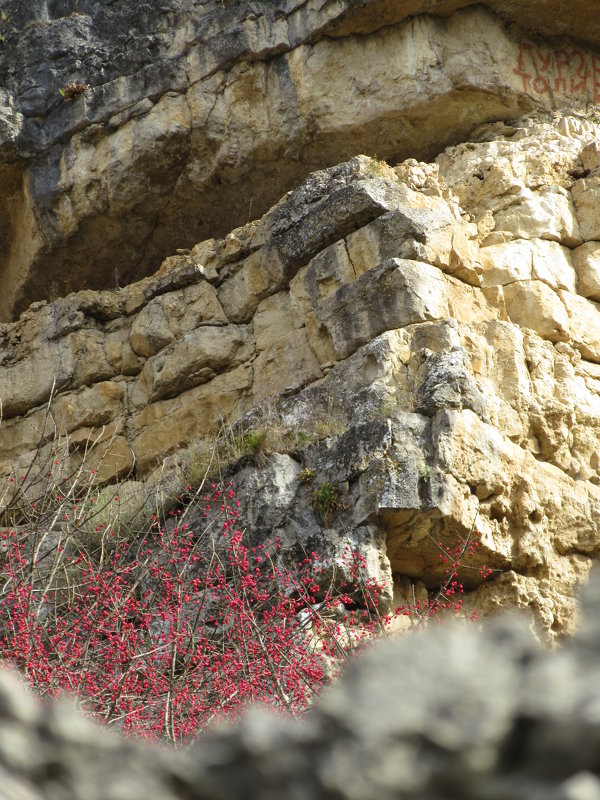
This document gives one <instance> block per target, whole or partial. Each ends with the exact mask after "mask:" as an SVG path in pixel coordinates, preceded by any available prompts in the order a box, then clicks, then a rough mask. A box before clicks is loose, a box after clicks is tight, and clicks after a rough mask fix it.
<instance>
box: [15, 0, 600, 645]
mask: <svg viewBox="0 0 600 800" xmlns="http://www.w3.org/2000/svg"><path fill="white" fill-rule="evenodd" d="M520 5H522V4H515V3H511V2H508V0H507V1H506V2H502V1H501V0H497V2H494V3H492V2H489V3H487V4H486V5H484V6H480V5H477V6H474V5H471V4H468V3H465V2H438V3H436V2H429V3H423V2H421V3H418V2H414V3H412V4H397V3H396V4H395V3H383V2H370V3H367V2H340V3H338V4H334V3H332V4H328V3H327V4H324V5H322V6H320V7H319V5H318V4H314V5H312V4H310V3H309V4H303V3H293V2H288V3H285V4H284V3H281V4H275V5H264V4H253V3H250V4H237V3H232V4H228V3H225V4H221V3H220V2H218V3H207V4H205V5H204V6H200V5H199V4H195V3H184V2H176V0H170V2H165V3H163V4H162V6H161V7H160V10H158V9H157V8H156V7H154V6H152V7H151V6H150V5H144V4H141V5H140V4H138V5H137V6H136V9H137V10H136V11H135V12H134V11H131V10H130V11H117V10H115V6H114V5H106V4H104V3H100V2H92V0H90V1H89V2H85V0H80V2H79V4H78V6H77V10H76V11H73V10H72V9H71V6H70V5H69V6H68V7H67V4H64V3H61V2H54V3H50V2H41V1H40V2H38V3H36V4H33V5H32V6H31V7H28V9H27V10H22V9H20V6H19V4H18V3H16V2H15V3H12V2H6V3H5V4H4V6H5V7H6V17H5V18H4V23H3V24H4V28H3V30H4V31H5V32H4V33H3V36H4V41H3V42H2V43H1V44H0V47H1V49H2V55H1V58H0V81H1V83H2V85H3V86H4V89H3V94H2V97H3V98H4V108H3V110H2V115H1V119H2V127H1V129H0V130H1V133H2V137H3V144H2V146H1V149H0V159H1V169H2V174H3V176H4V179H3V182H2V187H3V188H2V192H3V193H4V199H5V204H6V206H5V207H6V209H7V211H6V213H5V214H4V216H3V220H2V222H1V223H0V225H2V232H1V234H0V242H2V252H1V254H0V257H1V258H2V259H3V262H2V264H1V265H0V270H2V276H3V286H4V289H5V290H4V292H3V300H2V302H3V303H4V306H3V308H4V311H3V313H4V316H5V318H6V319H9V318H10V317H12V316H14V315H15V314H16V313H17V312H18V311H20V310H21V309H23V308H25V307H26V306H27V305H28V303H30V301H31V300H36V301H37V302H34V303H33V304H31V305H30V306H29V308H27V310H25V311H24V312H23V313H22V314H21V316H20V318H19V319H18V320H16V321H12V322H6V323H4V324H3V325H2V327H1V328H0V341H1V348H2V349H1V351H0V400H1V403H2V423H1V426H0V475H5V476H6V475H7V474H8V473H9V471H10V469H11V468H12V466H13V465H14V464H15V463H18V464H21V465H25V464H27V463H28V461H29V460H31V457H32V453H33V452H34V450H35V448H36V446H37V443H38V441H39V438H40V435H49V431H44V430H41V429H42V427H43V424H44V410H43V407H44V404H45V403H47V401H48V399H49V398H50V396H51V395H54V400H53V414H54V417H55V419H56V420H57V422H58V424H59V426H60V427H61V429H63V430H64V431H66V432H68V433H69V434H70V436H71V442H72V444H73V445H74V446H75V445H77V444H78V443H82V442H86V441H87V440H88V439H89V438H90V436H94V435H95V434H96V433H98V432H99V431H102V438H103V441H104V442H105V447H106V450H107V452H106V458H105V460H104V463H103V467H102V469H103V474H102V476H101V478H102V479H104V480H109V479H112V478H114V477H117V478H120V479H128V480H134V479H135V480H137V481H140V480H142V479H146V480H152V478H153V474H154V473H155V471H156V469H157V467H159V465H160V464H161V463H162V461H163V459H164V457H165V456H166V455H168V454H171V453H176V452H177V451H178V450H179V449H180V448H182V447H184V446H186V445H189V444H190V443H191V442H192V441H194V440H196V439H199V440H203V441H210V440H211V439H213V438H214V437H215V435H216V434H217V432H218V430H219V429H220V427H221V424H222V422H223V421H225V422H226V423H227V424H232V423H236V421H240V420H242V423H243V425H244V426H245V428H246V429H247V430H256V429H263V428H277V429H279V430H280V431H282V442H284V441H285V439H286V435H287V434H289V433H290V432H294V433H295V434H296V435H295V438H293V445H289V438H288V447H283V446H282V447H280V448H277V449H279V450H281V451H282V452H279V453H274V454H272V455H270V454H269V453H267V454H266V455H265V456H264V459H263V461H264V462H265V463H261V465H260V467H261V468H260V469H259V467H258V466H256V465H248V464H247V465H245V466H244V465H241V466H243V468H242V469H240V470H239V471H238V474H237V475H236V478H235V480H236V483H237V486H238V490H239V493H240V496H241V497H242V499H243V501H244V503H243V504H244V505H245V507H246V511H247V516H248V520H249V523H250V525H251V528H252V529H253V530H254V532H255V535H257V536H260V535H261V534H262V533H265V532H277V533H278V534H279V535H280V536H281V537H282V538H283V539H284V540H285V541H286V543H287V545H288V546H289V547H290V548H293V547H294V546H296V545H297V544H298V543H302V544H307V543H313V542H315V543H318V542H321V543H322V542H327V543H328V546H330V547H332V548H333V549H334V550H336V548H338V549H342V548H343V547H344V546H345V545H346V544H347V543H352V544H353V545H354V546H356V547H358V548H359V549H361V550H363V551H364V553H365V554H366V555H367V557H368V563H369V565H370V569H371V570H372V571H373V573H374V574H377V575H378V576H379V577H380V578H382V579H383V580H384V581H385V583H386V585H387V596H388V599H389V600H391V598H392V596H393V594H394V593H396V596H397V597H400V596H402V593H403V592H404V591H405V589H406V586H407V581H408V583H414V584H415V585H416V587H417V591H418V592H421V593H423V592H425V591H427V590H431V589H434V588H435V587H436V586H437V585H439V582H440V578H441V576H442V575H443V566H442V565H441V564H440V560H439V553H438V550H437V547H436V545H435V541H439V540H443V541H444V543H446V542H451V541H454V540H455V539H456V536H457V535H458V536H464V535H465V534H466V533H467V532H468V531H470V530H471V529H472V528H473V526H474V525H477V527H478V529H479V530H480V531H481V543H482V546H481V552H480V556H479V560H478V561H477V562H476V564H475V566H477V565H478V564H483V563H485V564H486V566H487V567H489V568H491V569H492V570H493V572H492V577H491V578H490V579H489V580H488V581H487V582H486V583H484V584H482V579H481V576H480V574H479V571H478V570H477V569H474V570H473V571H472V577H470V578H468V579H467V588H468V589H469V590H471V597H470V599H469V602H470V603H472V604H473V605H474V606H477V607H478V608H479V610H480V611H483V612H485V611H488V610H491V609H493V608H497V607H499V606H503V605H517V606H521V607H529V608H531V609H532V610H533V612H534V615H535V617H536V618H537V619H538V620H539V621H540V622H541V624H542V626H543V628H544V629H545V630H546V632H547V633H548V634H550V635H551V636H552V635H558V634H561V633H563V632H565V631H566V630H569V629H570V628H571V626H572V624H573V609H574V600H573V597H574V593H575V588H576V586H577V585H578V584H580V583H581V582H582V581H583V580H584V579H585V578H586V576H587V573H588V571H589V569H590V567H591V565H592V563H593V561H594V559H595V558H596V557H597V555H598V552H599V549H600V531H599V527H600V521H599V520H600V516H599V511H600V475H599V470H600V435H599V427H600V396H599V395H600V309H599V307H598V304H597V303H598V301H600V213H599V211H598V209H599V208H600V206H599V204H598V199H599V195H600V153H599V150H598V145H597V141H598V132H599V130H600V127H599V124H598V123H600V118H599V117H598V116H596V114H597V106H596V105H595V104H597V103H598V102H600V56H598V54H597V51H596V49H595V47H596V44H597V43H598V42H600V31H599V30H598V23H597V21H596V20H595V18H594V19H591V18H590V14H589V13H586V9H587V8H588V6H587V4H584V3H579V4H578V3H571V4H570V6H569V14H570V15H571V16H570V17H569V24H568V25H566V24H565V20H564V10H563V13H562V14H560V13H556V9H557V8H560V9H562V8H563V4H561V3H556V4H554V5H555V6H556V8H554V7H553V6H551V4H548V3H529V4H527V10H526V11H524V10H523V9H519V8H517V6H520ZM396 6H398V7H399V6H402V9H403V10H402V11H400V10H399V8H396ZM422 12H427V13H422ZM593 16H594V15H591V17H593ZM567 32H569V33H570V34H571V35H572V36H577V37H578V40H575V39H568V38H565V35H566V33H567ZM540 34H544V36H545V37H546V38H543V39H542V38H540ZM32 52H33V53H36V54H38V56H39V60H37V61H36V59H35V58H33V57H32V56H31V53H32ZM115 53H118V55H115ZM17 54H18V57H17ZM48 60H50V61H51V62H52V64H53V67H52V71H48V70H46V71H44V70H43V69H42V63H46V62H47V61H48ZM69 82H72V83H74V84H75V85H76V84H80V89H78V90H77V91H76V92H75V93H74V95H73V96H72V97H71V98H70V99H68V96H69V92H68V91H65V90H66V89H67V88H68V84H69ZM87 84H89V85H90V88H89V89H86V88H85V86H87ZM59 88H62V89H63V92H64V94H65V95H66V97H63V96H61V95H60V93H59V92H58V89H59ZM365 152H366V153H371V154H375V153H377V154H379V156H381V157H382V158H383V160H381V159H380V158H376V159H372V158H369V157H368V156H365V155H362V154H363V153H365ZM345 159H346V160H345ZM407 159H408V160H407ZM417 159H423V160H417ZM388 162H389V163H388ZM390 164H391V166H390ZM331 165H335V166H331ZM317 167H326V168H325V169H321V170H317V171H313V172H311V170H315V168H317ZM286 190H291V191H288V193H287V194H284V192H285V191H286ZM281 195H283V197H282V198H281V199H280V200H279V202H277V203H276V204H275V205H272V204H273V203H274V202H275V201H276V200H277V199H278V198H279V197H280V196H281ZM269 206H272V207H271V208H270V209H269ZM263 212H265V213H264V214H263V216H262V217H260V219H258V220H256V221H250V222H248V220H249V219H253V218H255V217H257V216H258V215H259V214H261V213H263ZM240 223H246V224H242V225H241V227H235V226H236V225H239V224H240ZM224 234H226V235H225V236H224V238H219V237H221V236H223V235H224ZM208 236H212V237H213V238H207V237H208ZM177 249H179V250H180V251H181V252H179V253H177V254H175V255H169V256H168V257H167V258H166V260H163V261H162V264H161V259H163V256H165V255H167V254H168V253H173V252H175V251H176V250H177ZM154 270H156V271H154ZM149 273H152V274H149ZM142 275H146V276H147V277H144V278H142V279H141V280H138V281H132V279H133V278H135V277H140V276H142ZM122 284H127V285H122ZM82 287H86V288H82ZM67 288H71V289H77V288H79V289H80V290H79V291H77V292H75V293H71V294H68V295H67V296H65V297H58V296H57V297H56V298H54V295H61V294H63V290H65V289H67ZM50 295H52V297H50ZM40 298H45V299H40ZM315 419H316V420H317V421H319V420H320V421H322V422H323V424H322V425H321V426H319V425H317V426H315ZM242 423H240V424H242ZM316 428H320V429H319V430H316ZM302 431H306V432H307V435H306V437H305V440H304V441H302V437H300V438H299V437H298V436H297V434H298V432H302ZM273 449H275V448H273ZM178 458H182V457H177V456H175V457H174V458H172V459H171V462H170V464H171V467H173V468H174V467H176V466H177V459H178ZM171 467H168V468H171ZM301 473H303V474H304V475H309V476H310V479H311V481H312V485H311V484H307V483H306V482H302V481H301V480H298V479H297V478H298V477H299V476H301ZM325 483H327V484H329V485H331V486H335V487H336V492H337V493H338V494H337V495H336V498H337V499H336V506H335V508H334V509H332V511H333V512H335V513H331V514H320V513H319V511H318V509H314V508H313V503H312V502H311V496H312V492H313V486H317V487H318V486H322V485H324V484H325ZM469 574H470V575H471V573H469Z"/></svg>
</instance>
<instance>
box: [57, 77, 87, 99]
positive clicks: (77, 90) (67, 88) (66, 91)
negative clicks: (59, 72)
mask: <svg viewBox="0 0 600 800" xmlns="http://www.w3.org/2000/svg"><path fill="white" fill-rule="evenodd" d="M90 88H91V87H90V85H89V83H80V82H79V81H67V83H66V84H65V85H64V86H63V88H62V89H59V90H58V91H59V94H60V95H61V97H63V99H65V100H74V99H75V98H76V97H79V95H80V94H83V93H84V92H89V90H90Z"/></svg>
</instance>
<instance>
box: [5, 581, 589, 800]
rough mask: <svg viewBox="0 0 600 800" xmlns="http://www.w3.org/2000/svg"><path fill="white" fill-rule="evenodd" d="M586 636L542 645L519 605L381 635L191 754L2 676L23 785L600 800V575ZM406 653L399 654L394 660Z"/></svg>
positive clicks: (187, 792) (67, 798)
mask: <svg viewBox="0 0 600 800" xmlns="http://www.w3.org/2000/svg"><path fill="white" fill-rule="evenodd" d="M583 606H584V608H583V620H582V626H581V630H580V632H579V633H578V635H577V636H576V637H575V638H574V639H572V640H569V641H567V642H566V644H565V646H564V648H562V649H560V650H556V651H551V652H548V651H543V650H542V651H540V650H538V649H537V647H536V646H535V644H534V643H533V642H532V640H531V637H530V636H529V635H528V634H527V633H526V632H525V631H524V630H523V629H522V628H521V627H520V626H519V625H518V624H517V623H516V621H515V620H513V621H512V622H511V621H510V620H509V621H498V622H496V623H492V624H490V625H488V626H486V627H485V628H484V630H483V631H482V632H481V633H478V632H476V631H475V629H474V628H473V627H465V626H463V627H453V626H438V627H436V628H435V629H432V630H429V631H428V632H427V633H425V634H423V635H421V636H419V638H418V639H417V640H416V639H415V638H414V635H411V636H408V637H400V638H398V639H396V640H394V641H389V642H385V643H379V644H377V645H376V646H374V647H373V648H372V649H371V650H370V651H369V652H368V653H367V654H366V655H365V656H363V657H362V658H360V659H357V660H356V661H355V663H354V664H353V665H352V666H351V668H349V669H348V671H347V673H346V674H345V676H344V677H343V678H342V680H341V682H340V683H339V684H338V685H336V686H334V687H333V688H332V689H330V690H329V692H328V693H327V694H326V695H325V696H324V697H323V698H322V700H321V701H320V703H319V704H318V705H317V706H316V707H315V708H314V709H312V711H311V712H310V713H309V715H308V716H307V717H306V718H305V719H304V720H302V721H300V722H291V721H289V720H284V719H282V718H281V717H274V716H271V715H269V714H268V713H267V712H266V711H259V710H253V711H252V712H251V713H249V714H248V716H247V717H246V718H245V719H244V720H242V722H241V723H240V725H239V726H238V727H237V728H235V729H229V728H226V727H223V728H221V729H218V730H213V731H212V732H210V733H209V734H208V735H206V737H205V738H203V739H202V741H201V742H199V743H198V744H197V745H194V746H193V747H192V748H190V749H189V750H188V751H186V752H184V753H170V754H169V753H167V752H166V751H164V750H159V749H153V750H152V749H149V748H142V747H141V746H139V745H136V744H135V743H133V742H131V741H129V742H128V741H123V740H122V739H119V738H118V737H116V736H113V735H111V734H110V733H108V732H107V731H106V730H100V729H99V728H96V727H95V726H93V725H92V723H91V722H89V721H87V720H84V719H83V718H82V717H80V716H79V715H78V714H77V712H76V711H75V710H74V708H73V707H72V706H69V703H68V702H67V701H63V702H62V703H61V704H60V705H59V704H55V705H50V706H47V707H44V706H40V705H38V704H36V703H35V702H34V701H33V699H32V698H31V697H30V696H28V695H27V694H26V691H25V689H24V688H23V687H22V686H21V685H19V684H18V682H17V680H16V679H15V678H14V677H13V676H12V675H9V674H7V673H2V675H0V774H1V776H2V791H3V792H4V793H5V796H6V797H10V798H11V800H42V799H43V800H79V799H80V798H81V800H96V798H98V800H100V799H101V800H120V798H123V797H127V798H129V800H138V798H140V799H141V798H144V800H155V799H156V800H159V798H160V800H177V798H181V800H183V798H186V799H187V800H209V798H210V800H221V798H222V799H223V800H225V798H227V800H238V798H240V800H241V798H249V800H278V799H279V798H289V797H293V798H296V799H297V800H321V798H322V799H323V800H329V798H334V797H335V798H344V800H346V799H347V800H372V798H374V797H377V798H381V800H393V799H395V798H397V799H398V800H411V799H414V800H417V798H418V800H441V798H446V797H453V796H456V797H461V798H465V800H487V798H492V797H493V798H498V797H502V798H506V800H522V798H523V797H527V798H528V800H546V799H547V798H552V800H574V798H576V799H577V800H593V799H594V798H597V797H598V796H600V779H599V777H598V776H599V774H600V763H599V760H598V750H597V746H596V742H597V738H598V719H597V715H595V714H594V709H595V708H597V707H598V703H599V702H600V690H599V688H598V687H599V686H600V674H599V669H598V664H599V663H600V652H599V651H598V643H599V641H600V630H599V625H598V620H599V619H600V582H599V580H598V577H597V576H596V579H595V580H594V581H593V582H591V583H590V586H589V587H588V588H587V592H586V596H585V598H584V604H583ZM391 664H393V665H394V666H395V668H394V669H390V665H391Z"/></svg>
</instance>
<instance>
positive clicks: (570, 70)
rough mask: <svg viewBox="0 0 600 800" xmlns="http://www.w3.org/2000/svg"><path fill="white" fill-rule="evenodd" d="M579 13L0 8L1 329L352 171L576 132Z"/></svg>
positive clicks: (418, 2) (356, 1)
mask: <svg viewBox="0 0 600 800" xmlns="http://www.w3.org/2000/svg"><path fill="white" fill-rule="evenodd" d="M588 5H589V4H588V3H587V2H586V0H577V2H574V3H570V4H569V8H568V10H567V9H564V8H563V4H561V3H560V2H559V1H558V0H554V1H553V2H552V3H548V2H541V0H539V1H536V2H529V3H527V4H522V3H516V2H513V0H487V2H485V3H483V4H477V5H474V4H473V3H471V2H469V0H437V1H436V2H431V0H428V1H427V2H424V0H413V2H410V3H400V4H399V3H394V2H389V0H368V2H367V0H342V1H341V2H336V3H325V4H323V3H317V2H308V3H307V2H303V0H282V1H281V2H279V1H278V2H274V3H271V2H249V3H246V2H244V3H239V2H232V0H226V2H221V0H208V1H207V2H205V3H199V2H196V1H195V0H194V2H184V0H164V2H162V3H161V4H160V5H156V4H154V3H136V4H134V6H130V5H127V6H124V5H123V6H120V5H118V4H114V3H110V4H106V3H103V2H98V0H80V2H79V3H78V4H77V6H76V7H75V6H73V5H72V4H71V3H67V2H63V0H31V2H27V3H22V2H20V0H6V2H4V4H3V12H4V14H5V17H3V18H2V29H1V30H0V33H1V34H2V37H3V38H2V40H1V41H0V200H1V202H2V205H3V208H4V209H5V213H4V214H3V215H2V217H1V219H0V277H1V280H2V284H3V292H2V296H1V297H0V318H3V319H11V318H14V316H15V315H16V314H18V313H19V312H20V311H22V310H23V309H25V308H26V307H27V306H28V305H29V303H30V302H31V301H32V300H39V299H45V298H48V297H53V296H58V295H62V294H66V293H67V292H69V291H73V290H77V289H82V288H91V289H107V288H114V287H115V286H118V285H124V284H126V283H128V282H130V281H132V280H133V279H135V278H140V277H142V276H143V275H147V274H150V273H152V272H154V271H155V270H156V269H157V268H158V266H159V264H160V262H161V261H162V259H163V258H164V257H165V256H166V255H168V254H169V253H172V252H174V251H175V249H176V248H186V247H192V246H193V245H194V244H195V243H196V242H198V241H199V240H201V239H203V238H207V237H208V236H223V235H225V234H226V233H227V232H228V231H230V230H231V229H232V228H235V227H237V226H239V225H241V224H243V223H245V222H247V221H248V220H250V219H253V218H256V217H258V216H260V214H262V213H264V212H265V211H266V210H267V209H268V208H269V207H270V206H271V205H272V204H273V203H274V202H276V201H277V199H278V198H279V197H280V196H281V195H282V194H283V193H284V192H285V191H287V190H291V189H293V188H294V186H296V185H297V184H298V183H299V182H300V181H301V180H303V179H305V178H306V176H307V175H308V174H309V173H310V172H311V171H312V170H315V169H318V168H323V167H329V166H331V165H333V164H337V163H339V162H340V161H343V160H345V159H348V158H351V157H353V156H355V155H356V154H358V153H367V154H370V155H374V154H378V155H379V156H381V157H384V158H386V159H388V160H394V161H397V160H401V159H404V158H407V157H417V158H424V159H429V158H433V157H434V156H435V155H437V153H438V152H439V151H440V150H441V149H442V148H443V147H444V146H445V145H447V144H449V143H456V142H459V141H463V140H464V139H465V138H466V137H468V135H469V133H470V131H471V130H472V129H473V128H474V127H475V126H476V125H477V124H480V123H482V122H486V121H490V120H498V119H504V120H510V119H512V118H514V117H517V116H518V115H520V114H522V113H523V112H525V111H528V110H530V109H532V108H534V107H542V108H547V109H548V108H553V109H562V108H571V109H576V110H579V111H582V112H585V111H586V110H587V108H588V106H589V104H594V103H597V102H598V100H599V98H600V68H599V66H598V65H599V64H600V61H599V58H600V56H598V51H597V49H596V48H597V46H598V45H599V44H600V27H599V23H598V22H597V20H596V19H595V15H594V14H593V13H590V11H589V7H588ZM514 23H516V25H515V24H514ZM517 26H521V27H517ZM532 32H533V33H532ZM539 34H544V35H546V36H550V37H557V36H558V37H562V38H551V39H548V40H547V41H540V39H539ZM567 35H568V36H571V37H573V38H571V39H567V38H564V37H565V36H567ZM69 84H75V85H78V86H79V87H88V86H89V88H88V89H85V88H84V89H83V90H82V91H81V92H79V93H75V94H74V95H72V96H69V95H68V93H67V97H63V96H61V94H60V90H62V91H63V92H64V91H65V89H67V87H68V85H69ZM586 191H587V190H586ZM581 202H582V203H585V199H584V198H583V197H582V199H581ZM584 233H585V231H584Z"/></svg>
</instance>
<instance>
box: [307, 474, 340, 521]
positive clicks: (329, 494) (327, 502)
mask: <svg viewBox="0 0 600 800" xmlns="http://www.w3.org/2000/svg"><path fill="white" fill-rule="evenodd" d="M312 499H313V508H314V509H315V511H318V512H319V514H321V516H322V517H327V516H329V514H331V513H332V511H335V510H336V509H338V508H340V488H339V486H338V485H337V484H335V483H327V482H326V483H322V484H321V485H320V486H317V488H316V489H315V490H314V491H313V496H312Z"/></svg>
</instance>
